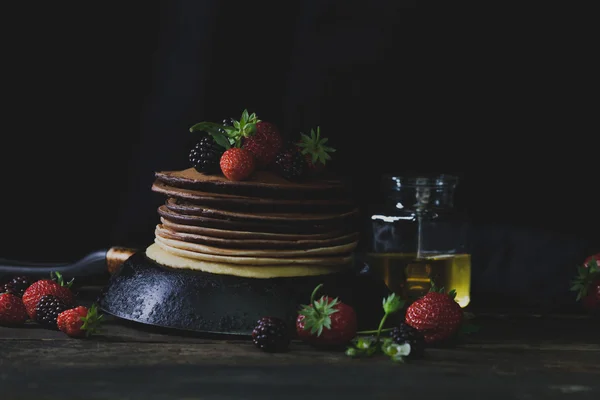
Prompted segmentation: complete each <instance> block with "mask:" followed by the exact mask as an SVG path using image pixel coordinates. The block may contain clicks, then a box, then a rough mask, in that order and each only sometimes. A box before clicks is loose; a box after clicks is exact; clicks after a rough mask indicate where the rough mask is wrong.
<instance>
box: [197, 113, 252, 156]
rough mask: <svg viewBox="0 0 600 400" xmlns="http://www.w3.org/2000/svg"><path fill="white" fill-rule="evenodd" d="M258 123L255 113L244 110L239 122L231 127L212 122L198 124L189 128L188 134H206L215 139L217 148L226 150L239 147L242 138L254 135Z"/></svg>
mask: <svg viewBox="0 0 600 400" xmlns="http://www.w3.org/2000/svg"><path fill="white" fill-rule="evenodd" d="M259 122H260V120H259V119H258V118H257V117H256V114H255V113H252V114H250V113H248V110H244V111H243V112H242V117H241V118H240V119H239V121H237V120H234V121H233V126H228V125H222V124H217V123H214V122H198V123H197V124H194V125H192V127H190V132H206V133H208V134H209V135H211V136H212V137H213V138H214V139H215V142H216V143H217V144H218V145H219V146H221V147H223V148H225V149H226V150H227V149H229V148H231V147H232V146H233V147H241V145H242V139H243V138H246V137H249V136H252V135H254V134H255V133H256V124H257V123H259Z"/></svg>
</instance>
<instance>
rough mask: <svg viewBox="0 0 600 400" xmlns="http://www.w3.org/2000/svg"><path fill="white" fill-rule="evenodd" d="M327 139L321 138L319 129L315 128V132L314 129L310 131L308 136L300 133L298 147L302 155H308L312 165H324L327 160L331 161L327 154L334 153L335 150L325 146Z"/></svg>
mask: <svg viewBox="0 0 600 400" xmlns="http://www.w3.org/2000/svg"><path fill="white" fill-rule="evenodd" d="M327 140H328V138H321V128H320V127H318V126H317V130H316V132H315V130H314V129H311V130H310V136H309V135H307V134H305V133H300V142H298V147H299V148H300V152H301V153H302V154H303V155H307V154H308V155H309V156H310V158H311V162H312V163H313V165H317V164H318V163H321V164H323V165H325V163H326V162H327V161H328V160H331V156H330V155H329V153H333V152H335V149H334V148H332V147H329V146H326V145H325V143H327Z"/></svg>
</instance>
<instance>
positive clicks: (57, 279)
mask: <svg viewBox="0 0 600 400" xmlns="http://www.w3.org/2000/svg"><path fill="white" fill-rule="evenodd" d="M50 279H51V280H53V281H54V282H56V283H58V284H59V285H60V286H64V287H66V288H71V286H73V282H74V281H75V278H72V279H71V280H70V281H69V282H65V279H64V278H63V276H62V274H61V273H60V272H58V271H56V272H50Z"/></svg>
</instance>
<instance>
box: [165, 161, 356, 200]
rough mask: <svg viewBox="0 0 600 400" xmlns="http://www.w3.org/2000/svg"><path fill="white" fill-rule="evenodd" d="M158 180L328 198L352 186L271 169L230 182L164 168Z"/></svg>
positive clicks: (215, 189)
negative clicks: (289, 177)
mask: <svg viewBox="0 0 600 400" xmlns="http://www.w3.org/2000/svg"><path fill="white" fill-rule="evenodd" d="M155 176H156V179H157V180H158V181H159V182H162V183H164V184H166V185H168V186H171V187H176V188H181V189H191V190H198V191H201V192H209V193H220V194H232V195H239V196H248V197H263V198H275V199H284V198H287V199H328V198H342V197H346V196H347V195H348V185H347V183H346V182H343V181H341V180H339V179H328V178H318V179H306V180H303V181H301V182H292V181H288V180H286V179H284V178H282V177H281V176H279V175H276V174H274V173H272V172H269V171H255V172H254V173H253V174H252V175H251V176H250V177H249V178H248V179H247V180H243V181H230V180H228V179H227V178H226V177H225V176H223V175H222V174H215V175H207V174H203V173H201V172H198V171H196V170H195V169H194V168H188V169H186V170H182V171H161V172H157V173H156V174H155Z"/></svg>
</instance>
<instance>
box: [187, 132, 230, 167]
mask: <svg viewBox="0 0 600 400" xmlns="http://www.w3.org/2000/svg"><path fill="white" fill-rule="evenodd" d="M224 151H225V149H224V148H223V147H221V146H219V145H218V144H217V142H215V139H213V137H212V136H204V137H203V138H202V139H200V141H199V142H198V143H197V144H196V146H194V148H193V149H192V150H191V151H190V156H189V159H190V164H192V167H194V168H195V169H196V171H198V172H204V173H206V174H214V173H217V172H219V171H221V167H220V166H219V161H220V160H221V156H222V155H223V152H224Z"/></svg>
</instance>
